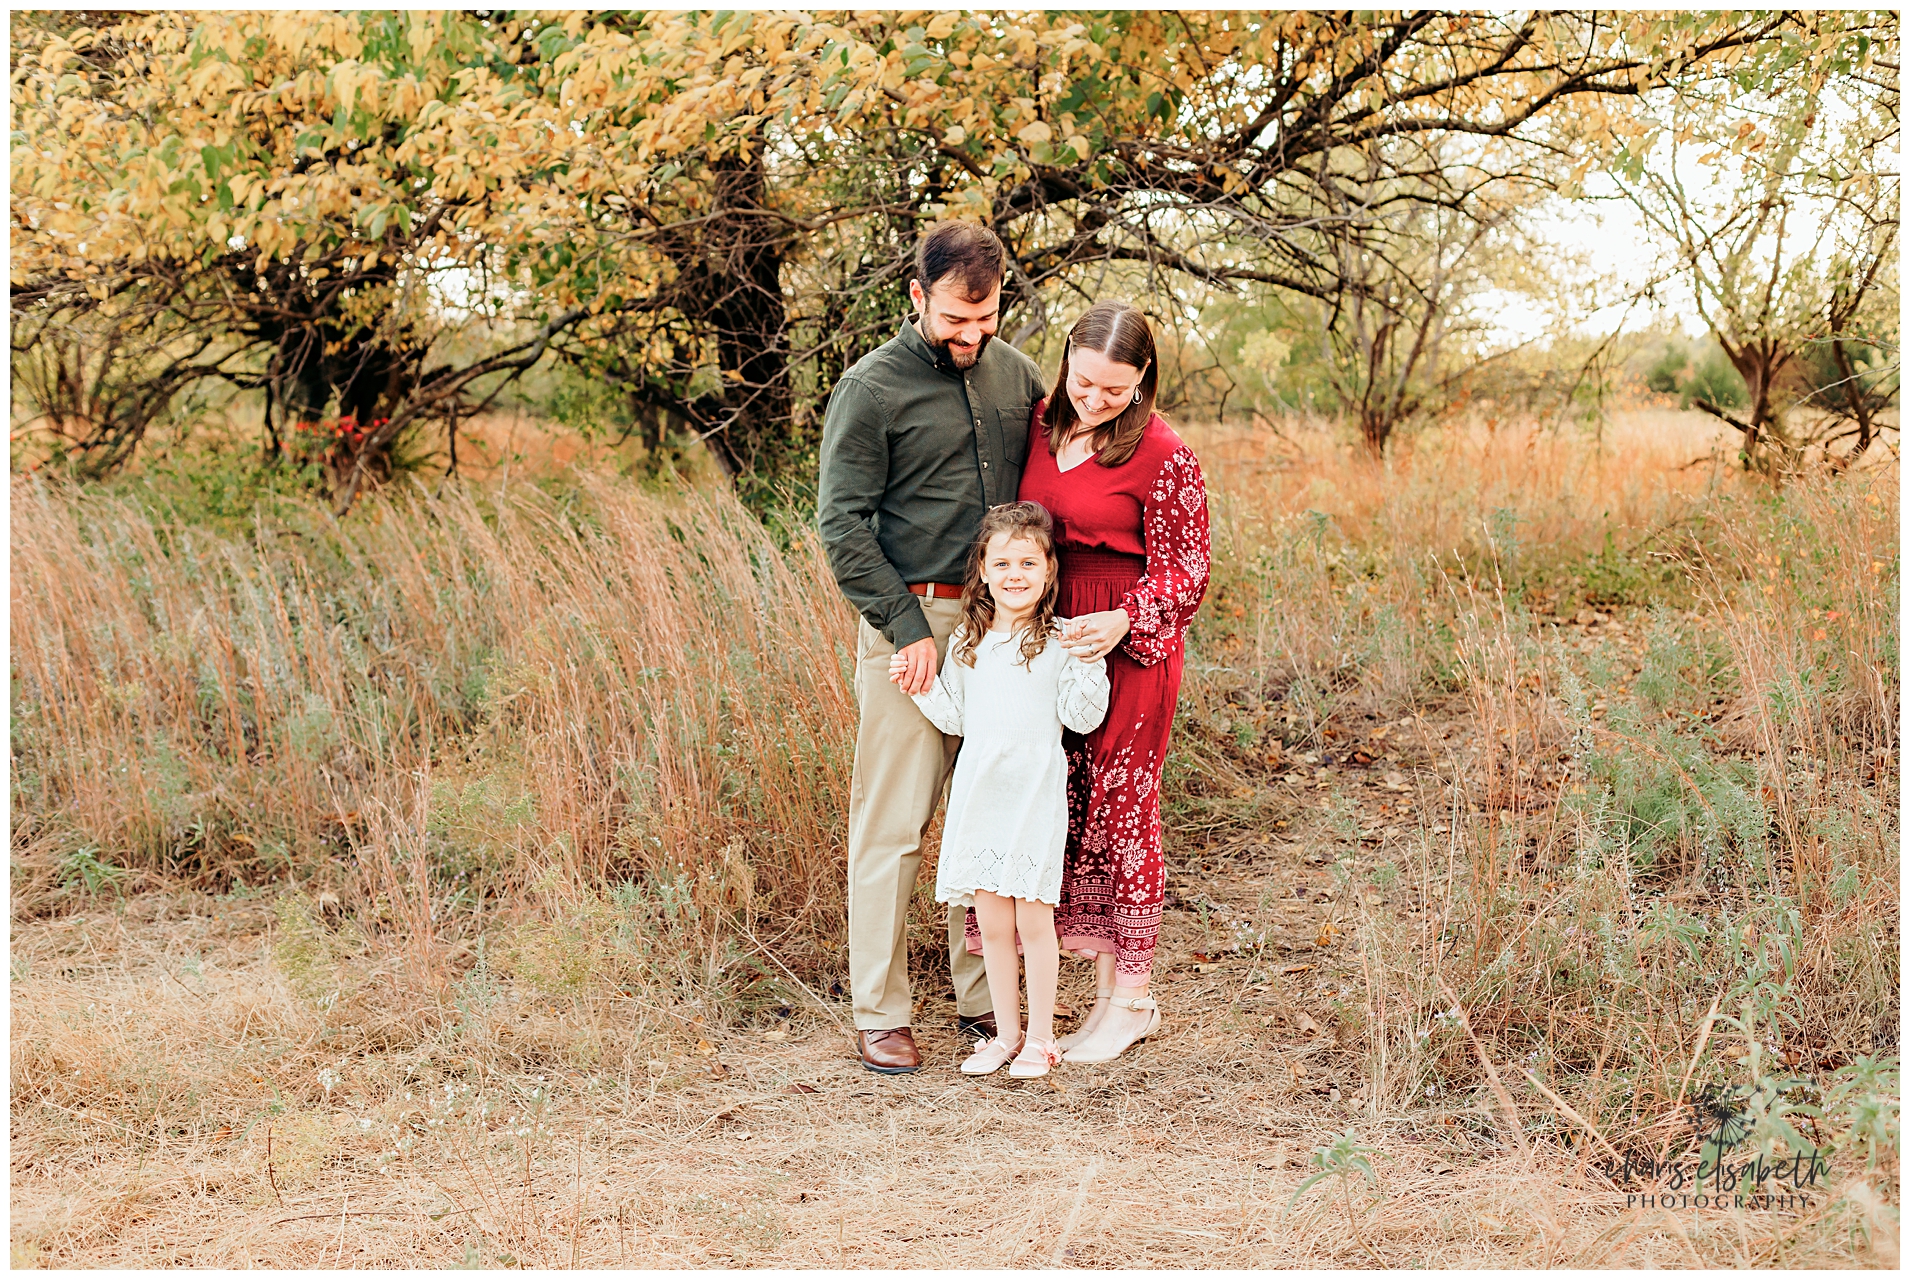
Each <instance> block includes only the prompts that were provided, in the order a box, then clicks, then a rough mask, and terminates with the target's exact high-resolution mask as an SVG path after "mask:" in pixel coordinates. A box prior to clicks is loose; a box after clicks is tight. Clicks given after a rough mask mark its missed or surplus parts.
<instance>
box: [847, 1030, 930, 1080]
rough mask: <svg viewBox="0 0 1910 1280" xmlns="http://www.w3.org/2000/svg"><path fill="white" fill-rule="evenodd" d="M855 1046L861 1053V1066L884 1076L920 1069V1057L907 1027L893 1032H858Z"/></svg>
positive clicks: (912, 1035)
mask: <svg viewBox="0 0 1910 1280" xmlns="http://www.w3.org/2000/svg"><path fill="white" fill-rule="evenodd" d="M856 1046H857V1047H858V1048H859V1049H860V1050H861V1051H862V1065H863V1066H865V1067H867V1068H868V1069H869V1070H871V1071H879V1072H881V1073H882V1074H883V1075H885V1076H899V1075H903V1074H905V1073H907V1072H910V1071H920V1070H921V1069H922V1055H921V1053H920V1052H919V1051H918V1050H917V1049H916V1047H915V1035H914V1033H913V1032H911V1031H910V1030H909V1029H908V1028H907V1027H897V1028H895V1029H894V1030H893V1031H858V1032H856Z"/></svg>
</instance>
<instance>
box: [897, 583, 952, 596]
mask: <svg viewBox="0 0 1910 1280" xmlns="http://www.w3.org/2000/svg"><path fill="white" fill-rule="evenodd" d="M909 590H910V591H913V592H914V593H915V594H916V595H918V596H927V597H928V598H929V599H930V600H957V599H960V598H961V594H962V589H961V588H960V587H951V586H949V585H948V583H946V582H911V583H909Z"/></svg>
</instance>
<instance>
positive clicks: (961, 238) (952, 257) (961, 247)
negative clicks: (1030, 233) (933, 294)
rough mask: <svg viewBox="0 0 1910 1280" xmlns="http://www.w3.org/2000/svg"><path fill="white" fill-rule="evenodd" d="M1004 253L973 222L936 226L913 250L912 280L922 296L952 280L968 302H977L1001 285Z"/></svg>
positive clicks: (996, 241) (993, 238)
mask: <svg viewBox="0 0 1910 1280" xmlns="http://www.w3.org/2000/svg"><path fill="white" fill-rule="evenodd" d="M1007 265H1008V251H1007V250H1005V249H1003V248H1002V247H1001V241H1000V240H999V239H998V238H997V237H996V235H995V233H994V232H992V231H990V230H989V229H988V228H987V227H984V226H979V225H977V224H976V223H973V222H938V223H936V224H935V225H934V226H932V227H930V228H929V229H928V234H927V235H924V236H923V237H922V239H921V242H920V243H919V244H917V245H916V246H915V278H916V279H917V280H919V281H921V282H922V292H923V293H924V294H926V293H927V292H928V291H929V290H930V289H933V288H934V287H935V286H936V285H937V284H939V283H941V282H942V281H943V280H945V279H947V278H948V277H950V276H953V277H954V278H955V279H954V284H955V286H956V287H957V288H958V289H959V290H960V291H961V294H962V296H963V298H964V299H965V300H967V301H969V302H980V301H981V300H982V299H983V298H986V297H987V296H988V295H989V292H990V291H991V290H993V289H994V288H995V286H997V285H999V284H1000V283H1001V278H1002V273H1003V272H1004V271H1005V270H1006V269H1007Z"/></svg>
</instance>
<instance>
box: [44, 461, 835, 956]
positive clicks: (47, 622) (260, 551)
mask: <svg viewBox="0 0 1910 1280" xmlns="http://www.w3.org/2000/svg"><path fill="white" fill-rule="evenodd" d="M307 514H308V517H309V518H308V519H306V520H304V521H303V522H302V523H301V524H300V525H287V524H267V523H261V524H260V525H259V526H258V527H257V529H256V532H255V535H254V536H253V537H251V538H249V539H245V540H238V539H233V538H225V537H220V536H217V535H215V534H212V533H209V532H206V531H202V530H196V529H192V528H180V527H175V526H172V525H169V524H166V523H163V522H161V521H159V520H156V519H155V518H154V516H153V515H152V514H151V513H150V512H149V511H146V510H142V509H140V508H139V507H137V506H135V505H134V504H133V503H131V502H130V501H128V500H125V499H113V498H106V497H101V496H97V495H93V494H86V493H74V492H71V491H66V490H62V489H58V488H55V487H53V486H51V485H49V484H46V483H44V482H41V481H37V480H34V481H16V482H15V486H14V492H13V523H12V555H13V590H14V600H13V674H14V715H15V725H16V731H15V737H14V761H15V772H14V782H13V787H14V791H13V805H14V814H15V884H14V888H15V902H16V908H17V909H24V910H26V911H29V912H31V911H34V910H39V909H52V908H53V907H54V906H55V905H56V903H57V901H58V900H59V899H60V897H61V896H62V895H64V894H70V893H71V892H72V891H73V890H75V889H78V890H86V889H88V888H92V887H97V883H98V881H99V880H100V879H101V878H102V877H104V878H106V879H112V878H114V877H118V878H120V879H122V880H124V878H125V877H127V876H135V877H137V876H150V877H152V878H153V879H154V880H155V881H158V880H163V881H166V882H172V883H177V882H188V883H196V884H199V885H202V886H205V887H213V888H226V887H229V886H230V885H232V884H233V883H253V884H257V883H261V882H264V881H268V880H272V879H275V878H279V877H285V876H290V877H291V878H292V879H293V880H294V881H295V882H300V883H308V882H309V883H310V884H311V885H312V887H313V888H314V890H315V891H319V892H326V893H332V894H340V895H344V899H343V901H344V906H345V908H346V909H348V910H349V909H353V908H356V907H361V906H362V907H367V908H369V907H371V906H372V904H374V903H382V904H383V905H382V906H381V907H380V908H379V910H380V911H382V912H384V913H385V914H389V915H393V916H394V923H397V924H400V925H404V926H418V925H423V924H429V923H430V922H433V921H437V920H442V919H447V918H451V917H455V916H458V915H460V914H469V913H471V912H473V911H475V912H477V913H478V914H479V915H483V914H485V913H488V912H495V911H498V910H504V909H508V908H509V907H510V906H511V905H512V904H513V903H514V902H517V901H531V902H536V901H539V900H544V901H549V902H553V903H555V902H558V901H564V900H570V901H579V900H581V899H582V898H583V897H584V896H586V895H587V894H589V893H592V892H595V891H597V890H598V889H600V888H602V887H603V886H606V885H610V884H615V883H617V882H619V881H622V880H630V879H635V880H644V879H646V878H648V879H649V880H651V881H656V882H669V883H675V882H676V881H679V880H680V881H681V882H682V884H683V885H684V886H685V890H684V891H685V892H690V891H691V890H694V892H695V896H696V897H697V898H698V899H699V900H707V901H708V903H709V904H711V905H713V906H716V907H718V908H721V909H727V910H730V911H733V912H735V913H737V914H738V915H739V917H740V918H743V919H745V920H752V919H754V918H755V917H756V916H757V915H761V916H764V917H766V918H768V919H770V920H771V921H772V922H774V923H779V924H780V925H781V926H783V927H786V926H787V925H788V924H790V923H792V922H797V921H800V922H801V925H802V928H803V931H804V933H805V935H806V936H814V937H817V938H821V939H827V938H830V937H832V936H833V933H834V930H835V929H836V927H837V925H838V923H839V916H840V901H841V895H840V892H839V890H838V888H837V884H836V882H837V880H838V878H839V877H838V875H837V872H836V869H835V865H834V862H833V861H832V854H833V850H834V849H835V847H836V845H837V844H838V843H839V839H840V837H839V833H838V828H839V826H840V819H841V815H842V812H843V808H844V803H845V800H846V792H847V785H848V784H847V772H848V770H847V753H848V751H849V750H850V749H851V744H852V742H853V733H852V731H851V726H852V724H853V696H852V694H851V692H850V689H849V686H848V684H847V678H846V675H845V670H846V668H847V665H848V663H849V660H850V656H851V652H852V643H853V633H852V631H851V629H850V628H851V621H852V617H851V615H850V614H849V612H848V610H847V609H846V607H845V606H844V605H843V603H842V601H841V597H840V596H839V595H838V594H837V593H836V592H835V590H834V588H833V585H832V584H831V583H830V581H829V578H828V575H827V572H826V570H825V568H824V567H823V565H822V561H821V553H820V551H819V549H818V547H817V544H816V542H815V540H814V539H813V537H811V536H810V535H809V534H808V533H806V532H802V531H798V532H797V533H796V534H795V535H794V537H793V540H791V541H790V542H789V543H788V545H784V544H782V543H779V542H778V541H777V539H776V538H775V537H774V536H773V535H772V534H771V533H770V532H769V531H767V530H766V529H765V528H764V527H763V526H762V525H761V524H760V523H758V522H757V521H756V520H755V519H754V518H752V517H751V516H750V515H749V514H748V513H747V512H745V511H744V510H743V509H742V508H741V507H740V506H739V505H738V504H736V503H735V502H734V501H732V500H730V499H729V498H728V497H727V496H723V495H720V494H713V493H698V492H688V491H685V492H680V493H676V494H673V495H670V496H655V495H651V494H646V493H644V492H641V491H638V490H635V489H632V488H629V487H626V486H622V485H619V484H616V483H614V482H613V481H611V480H608V479H602V478H586V479H585V480H583V481H582V482H581V485H580V487H579V488H577V489H576V490H575V491H574V492H571V493H568V494H566V495H564V496H561V497H550V496H547V495H545V494H544V493H542V492H541V491H539V490H537V489H535V488H531V487H528V486H515V487H512V488H510V489H508V490H501V491H492V492H482V491H478V490H463V491H457V490H453V491H450V492H448V493H447V494H445V495H444V496H442V497H430V496H426V495H423V494H414V495H404V496H399V497H394V498H392V499H389V500H387V501H385V502H383V503H381V504H377V505H375V506H374V507H373V508H371V509H370V510H368V511H367V512H365V513H363V515H362V516H360V517H357V518H354V519H353V520H352V521H351V522H349V523H348V524H345V525H343V526H338V525H333V524H331V523H330V522H329V521H327V520H326V519H325V518H324V517H323V516H322V514H321V513H319V512H317V511H316V510H314V511H311V512H309V513H307ZM95 868H99V869H98V870H95Z"/></svg>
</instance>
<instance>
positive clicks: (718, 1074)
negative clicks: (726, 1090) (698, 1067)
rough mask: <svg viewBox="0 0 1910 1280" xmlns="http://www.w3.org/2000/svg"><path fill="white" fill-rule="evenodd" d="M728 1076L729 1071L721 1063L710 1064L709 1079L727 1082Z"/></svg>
mask: <svg viewBox="0 0 1910 1280" xmlns="http://www.w3.org/2000/svg"><path fill="white" fill-rule="evenodd" d="M729 1075H730V1069H729V1068H728V1067H727V1066H725V1065H723V1064H722V1063H720V1062H712V1063H711V1064H710V1079H712V1080H727V1079H729Z"/></svg>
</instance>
